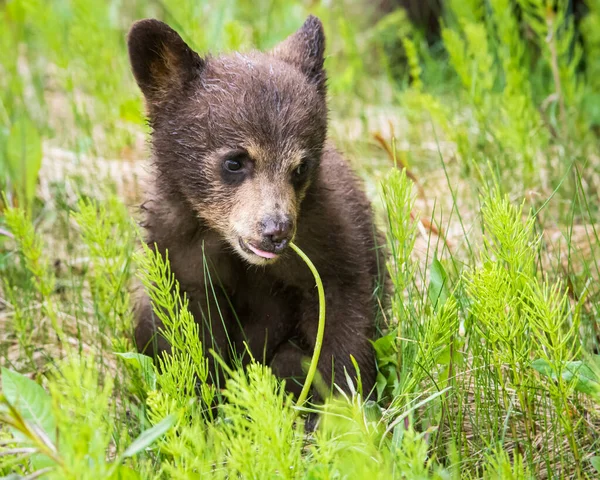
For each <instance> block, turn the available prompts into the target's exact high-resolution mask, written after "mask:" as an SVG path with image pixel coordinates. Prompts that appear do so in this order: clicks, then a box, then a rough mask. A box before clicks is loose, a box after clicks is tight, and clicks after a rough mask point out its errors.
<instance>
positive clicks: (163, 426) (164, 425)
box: [123, 414, 177, 458]
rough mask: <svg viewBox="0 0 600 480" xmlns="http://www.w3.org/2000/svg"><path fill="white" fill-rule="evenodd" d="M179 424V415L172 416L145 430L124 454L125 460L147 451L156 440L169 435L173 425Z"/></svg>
mask: <svg viewBox="0 0 600 480" xmlns="http://www.w3.org/2000/svg"><path fill="white" fill-rule="evenodd" d="M175 423H177V415H175V414H171V415H169V416H168V417H166V418H164V419H163V420H162V421H160V422H159V423H157V424H156V425H154V426H153V427H152V428H149V429H148V430H145V431H143V432H142V433H141V435H140V436H139V437H138V438H136V439H135V440H134V441H133V443H132V444H131V445H129V447H127V450H125V452H123V458H128V457H133V456H134V455H136V454H138V453H139V452H141V451H142V450H145V449H146V448H148V447H149V446H150V445H152V444H153V443H154V442H155V441H156V440H158V439H159V438H160V437H162V436H163V435H164V434H165V433H167V432H168V431H169V430H170V429H171V427H173V425H175Z"/></svg>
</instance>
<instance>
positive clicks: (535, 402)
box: [0, 0, 600, 479]
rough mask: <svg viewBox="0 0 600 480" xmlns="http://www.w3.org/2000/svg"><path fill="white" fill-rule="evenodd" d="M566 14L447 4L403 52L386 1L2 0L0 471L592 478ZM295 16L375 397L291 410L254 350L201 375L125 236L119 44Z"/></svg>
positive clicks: (576, 67)
mask: <svg viewBox="0 0 600 480" xmlns="http://www.w3.org/2000/svg"><path fill="white" fill-rule="evenodd" d="M367 4H368V2H365V5H367ZM517 4H518V5H519V6H520V8H521V9H522V13H521V15H520V16H518V15H517V14H516V13H515V9H514V7H515V5H517ZM588 6H589V12H588V14H587V16H586V17H584V19H583V20H582V22H581V24H580V26H579V29H578V30H576V29H575V26H574V24H573V23H572V20H571V18H570V17H568V16H567V15H566V14H565V12H566V11H567V2H566V0H557V1H553V2H550V1H549V0H548V1H546V0H528V1H525V0H515V1H509V0H486V1H485V2H484V1H483V0H469V1H458V0H452V1H448V2H447V3H446V9H445V12H444V26H443V29H442V33H441V37H442V38H441V40H440V43H439V44H438V45H433V46H428V45H427V44H426V42H425V41H424V40H423V35H422V33H421V32H419V31H418V30H417V29H416V28H415V27H413V26H412V25H410V24H409V23H408V20H407V17H406V15H404V14H403V13H402V12H396V13H393V14H391V15H389V16H387V17H384V18H378V17H377V16H376V15H375V12H371V11H369V10H368V9H367V7H365V6H359V5H357V4H356V3H355V2H349V1H348V2H340V3H337V2H336V6H335V7H334V8H329V7H328V4H326V2H322V3H321V2H305V3H304V2H284V1H279V0H270V1H267V0H260V1H258V2H247V1H245V0H238V1H236V2H192V1H187V0H186V1H182V2H174V1H159V2H141V1H137V0H136V1H133V2H117V1H112V0H107V1H103V2H92V3H90V2H84V1H82V0H53V1H51V2H42V1H38V0H12V1H9V2H5V3H2V4H1V5H0V119H1V121H0V190H2V191H3V192H4V196H3V197H2V200H0V331H2V333H3V334H2V336H1V338H0V365H1V366H2V367H3V370H2V374H1V395H0V400H1V403H0V422H1V426H0V475H4V476H5V477H7V478H35V475H38V474H39V475H42V477H41V478H56V479H64V478H73V479H82V478H198V477H202V476H203V475H206V476H207V477H208V476H210V478H231V477H243V478H279V477H282V478H315V479H316V478H323V479H325V478H381V479H387V478H406V479H421V478H440V479H442V478H443V479H446V478H467V479H468V478H490V479H492V478H494V479H508V478H514V479H528V478H596V477H597V476H598V475H599V474H600V456H599V455H598V454H597V452H598V450H599V447H600V445H599V443H600V437H599V436H598V431H599V426H600V408H599V403H600V357H598V352H599V345H598V343H599V341H600V330H599V327H598V318H600V292H599V289H598V280H599V277H600V271H599V265H600V264H599V261H600V258H599V254H600V251H599V245H600V239H599V238H598V233H599V231H600V221H599V218H598V217H599V215H600V213H599V211H598V201H597V199H598V191H599V189H600V185H599V178H600V176H599V175H598V173H599V170H600V156H599V154H598V144H599V140H598V125H600V114H599V113H598V112H600V97H599V96H598V93H597V92H598V78H600V77H599V76H598V72H599V69H600V61H599V60H598V59H599V58H600V38H599V37H598V33H597V32H598V31H599V29H598V28H596V27H598V25H600V3H599V2H598V1H597V0H590V1H589V2H588ZM550 7H552V8H550ZM308 12H312V13H315V14H317V15H319V16H320V17H321V18H322V20H323V21H324V23H325V28H326V32H327V35H328V58H327V67H328V72H329V77H330V83H329V89H330V96H331V108H332V115H331V118H332V128H331V131H332V132H333V133H332V135H333V137H334V140H335V141H336V143H337V144H338V145H340V146H341V147H342V148H343V149H344V150H345V151H346V152H347V153H348V154H349V156H350V157H351V160H352V162H353V165H354V166H355V167H356V168H357V170H358V171H359V173H360V174H361V176H363V178H365V181H366V187H367V191H368V192H369V194H370V195H371V197H372V199H373V203H374V205H375V208H376V212H377V216H378V221H379V222H380V224H381V227H382V228H383V229H385V231H386V234H387V239H388V248H389V252H390V255H389V261H388V265H387V268H388V271H389V273H390V278H391V284H392V292H391V295H390V298H389V302H388V303H387V304H384V305H382V308H381V312H380V316H381V318H382V321H381V322H380V323H381V332H380V336H379V338H377V339H376V340H375V341H374V345H375V349H376V352H377V358H378V369H379V374H378V377H377V389H376V401H368V402H365V400H364V398H363V396H362V394H361V392H360V388H358V387H357V388H356V390H355V392H354V393H353V395H348V396H344V395H341V394H340V395H338V396H336V397H335V398H333V399H330V400H329V401H328V402H327V403H326V404H325V405H323V406H313V405H304V406H303V407H302V408H299V407H298V406H296V405H295V403H294V401H293V399H292V398H290V397H288V396H287V395H286V394H285V393H284V390H283V389H282V388H281V386H280V385H279V383H278V382H277V380H276V379H275V378H274V377H273V376H272V375H271V372H270V371H269V369H268V368H267V367H264V366H261V365H259V364H257V363H251V364H250V365H249V366H248V367H247V369H246V370H243V369H242V368H241V367H239V368H233V369H230V368H225V370H226V375H225V376H226V378H227V380H226V384H225V385H220V386H219V387H220V388H215V387H214V386H210V385H208V384H206V383H205V380H206V372H207V369H206V362H207V356H210V355H212V353H211V352H209V351H206V350H205V349H204V346H203V345H202V343H201V342H200V341H199V338H198V335H197V326H196V325H195V324H194V322H193V320H192V318H191V316H190V315H189V312H188V311H187V305H186V301H185V299H184V298H182V297H180V296H179V295H178V294H177V291H178V290H177V287H176V282H175V280H174V278H173V277H172V275H171V273H170V270H169V266H168V261H167V259H164V258H162V257H160V256H159V255H156V254H154V253H153V252H152V251H151V250H148V249H143V248H140V246H139V245H140V242H139V238H140V237H139V231H138V229H137V226H136V224H135V214H133V213H132V212H133V209H132V208H131V207H132V206H133V205H135V204H137V203H138V202H139V200H140V195H139V193H140V189H139V186H138V184H137V182H138V181H141V178H140V177H142V176H143V169H142V168H140V167H139V165H140V160H141V159H143V158H145V156H146V152H145V150H144V148H143V147H142V146H141V145H143V141H144V138H145V136H146V134H147V131H146V128H145V127H144V120H143V112H142V104H141V100H140V94H139V93H138V91H137V90H136V88H135V85H134V82H133V79H132V76H131V74H130V72H129V69H128V65H127V56H126V50H125V41H124V38H125V33H126V30H127V28H128V26H129V24H130V22H131V21H132V20H134V19H136V18H141V17H145V16H156V17H159V18H162V19H164V20H166V21H168V22H169V23H171V24H172V25H173V26H174V27H175V28H176V29H178V30H179V31H180V32H181V33H182V34H183V35H184V38H185V39H186V41H188V42H190V44H191V45H192V46H194V48H196V49H198V50H199V51H201V52H204V51H208V50H211V51H225V50H231V49H247V48H250V47H252V46H256V47H259V48H269V47H271V46H273V45H274V44H275V43H276V42H277V41H278V40H280V39H282V38H283V37H285V35H287V34H289V33H291V32H292V31H293V30H294V29H295V28H297V27H298V26H299V25H300V24H301V23H302V21H303V20H304V17H305V16H306V15H307V14H308ZM403 62H404V63H403ZM583 65H585V68H583ZM388 121H389V122H391V127H390V126H388ZM376 133H377V134H379V137H378V138H379V140H376V139H375V137H374V134H376ZM382 146H385V147H386V149H387V151H386V150H385V149H383V148H382ZM101 157H104V158H108V159H117V160H115V161H108V160H103V159H102V158H101ZM137 288H145V289H146V291H147V292H148V294H149V295H150V297H151V298H152V300H153V302H154V303H155V304H156V305H157V306H160V307H161V308H159V309H158V310H157V313H159V315H162V320H163V323H164V325H165V328H166V331H165V335H166V336H167V338H169V340H170V342H171V344H172V345H173V346H174V348H173V352H172V354H171V355H170V356H168V357H166V358H165V359H164V361H163V363H162V364H161V368H160V369H157V368H156V367H155V366H153V365H152V363H151V362H150V361H149V359H148V358H146V357H143V356H141V355H138V354H136V353H134V348H133V344H132V341H131V338H132V329H133V326H132V321H133V319H132V313H131V304H132V297H134V296H135V295H136V289H137ZM207 294H210V293H209V292H207ZM215 405H216V407H215ZM307 411H308V412H312V413H313V414H316V415H318V417H319V424H318V428H317V430H316V431H315V432H312V433H307V432H305V428H304V422H305V419H306V416H305V414H306V413H307Z"/></svg>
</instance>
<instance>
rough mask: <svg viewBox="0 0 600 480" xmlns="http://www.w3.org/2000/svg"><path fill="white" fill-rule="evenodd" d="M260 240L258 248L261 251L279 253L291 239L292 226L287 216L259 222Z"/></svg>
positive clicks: (267, 218)
mask: <svg viewBox="0 0 600 480" xmlns="http://www.w3.org/2000/svg"><path fill="white" fill-rule="evenodd" d="M261 227H262V228H261V230H262V240H261V243H260V246H261V248H262V250H266V251H268V252H273V253H280V252H281V251H282V250H284V249H285V248H286V247H287V246H288V243H289V241H290V239H291V237H292V233H293V231H294V225H293V223H292V220H291V219H290V217H289V216H287V215H285V216H283V217H266V218H265V219H264V220H263V221H262V222H261Z"/></svg>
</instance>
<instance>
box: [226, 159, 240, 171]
mask: <svg viewBox="0 0 600 480" xmlns="http://www.w3.org/2000/svg"><path fill="white" fill-rule="evenodd" d="M224 165H225V170H227V171H228V172H238V171H240V170H241V169H242V167H243V165H242V160H241V159H238V158H228V159H226V160H225V163H224Z"/></svg>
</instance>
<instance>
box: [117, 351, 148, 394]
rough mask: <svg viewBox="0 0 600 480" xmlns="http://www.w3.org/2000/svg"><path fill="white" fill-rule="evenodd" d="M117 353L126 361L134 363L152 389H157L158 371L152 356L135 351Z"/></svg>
mask: <svg viewBox="0 0 600 480" xmlns="http://www.w3.org/2000/svg"><path fill="white" fill-rule="evenodd" d="M116 355H117V356H118V357H121V358H122V359H123V360H124V361H125V362H126V363H128V364H130V365H133V366H134V367H135V368H136V369H137V370H138V371H139V372H140V374H141V376H142V379H143V380H144V382H146V384H147V385H148V387H149V389H150V390H155V389H156V371H155V370H154V363H153V362H152V359H151V358H150V357H148V356H147V355H142V354H141V353H134V352H126V353H117V354H116Z"/></svg>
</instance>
